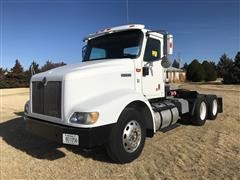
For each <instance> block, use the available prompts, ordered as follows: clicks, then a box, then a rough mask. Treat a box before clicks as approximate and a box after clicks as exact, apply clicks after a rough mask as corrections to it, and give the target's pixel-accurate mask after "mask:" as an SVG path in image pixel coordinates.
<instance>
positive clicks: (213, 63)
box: [209, 61, 217, 72]
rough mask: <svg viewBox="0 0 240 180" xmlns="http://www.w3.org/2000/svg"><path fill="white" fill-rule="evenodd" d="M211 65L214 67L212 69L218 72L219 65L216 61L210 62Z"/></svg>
mask: <svg viewBox="0 0 240 180" xmlns="http://www.w3.org/2000/svg"><path fill="white" fill-rule="evenodd" d="M209 63H210V64H211V65H212V67H213V68H214V69H215V71H216V72H217V65H216V63H215V62H214V61H209Z"/></svg>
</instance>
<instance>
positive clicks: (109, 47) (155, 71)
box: [24, 24, 222, 163]
mask: <svg viewBox="0 0 240 180" xmlns="http://www.w3.org/2000/svg"><path fill="white" fill-rule="evenodd" d="M84 42H86V46H84V48H83V60H82V62H81V63H77V64H72V65H66V66H63V67H59V68H55V69H52V70H49V71H47V72H43V73H39V74H36V75H34V76H32V78H31V82H30V100H29V101H28V102H27V103H26V104H25V113H24V114H25V115H24V119H25V122H26V129H27V130H28V131H29V132H31V133H33V134H36V135H39V136H42V137H45V138H48V139H51V140H55V141H57V142H59V143H62V144H68V145H76V146H79V147H80V148H84V149H88V148H93V147H95V146H102V145H103V146H105V147H106V150H107V152H108V154H109V156H110V158H111V159H113V160H114V161H116V162H120V163H127V162H131V161H133V160H134V159H136V158H137V157H138V156H139V155H140V154H141V152H142V149H143V146H144V142H145V138H146V137H152V136H153V135H154V133H156V132H157V131H158V130H161V129H165V128H169V127H172V126H173V125H174V124H176V123H177V121H178V120H180V119H182V118H183V117H184V118H185V117H187V118H188V120H189V122H191V123H192V124H194V125H197V126H202V125H204V124H205V122H206V119H215V118H216V117H217V115H218V113H220V112H222V98H221V97H217V96H216V95H213V94H211V95H210V94H199V93H198V92H196V91H188V90H183V89H175V90H174V91H172V90H169V88H167V86H166V85H165V68H166V66H167V64H168V63H167V56H168V54H171V53H172V48H173V36H172V35H170V34H168V32H166V31H163V30H158V31H152V30H149V29H146V28H145V26H144V25H140V24H132V25H124V26H118V27H113V28H108V29H105V30H102V31H99V32H96V33H94V34H90V35H89V36H88V37H86V38H85V39H84Z"/></svg>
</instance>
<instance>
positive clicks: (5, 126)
mask: <svg viewBox="0 0 240 180" xmlns="http://www.w3.org/2000/svg"><path fill="white" fill-rule="evenodd" d="M15 114H16V115H18V116H22V115H23V112H16V113H15ZM0 137H2V140H3V141H4V142H6V143H7V144H9V145H10V146H12V147H14V148H16V149H18V150H20V151H22V152H25V153H27V154H28V155H30V156H32V157H34V158H37V159H47V160H50V161H53V160H56V159H59V158H63V157H65V156H66V155H65V153H64V152H62V151H60V150H59V149H58V148H61V147H65V148H66V149H67V150H69V151H72V152H73V153H76V154H79V155H81V156H83V157H86V158H92V159H94V160H97V161H103V162H109V163H111V160H110V158H108V156H107V153H106V152H105V149H104V148H101V147H99V148H95V149H92V150H82V149H80V148H78V147H75V146H63V145H61V144H58V143H56V142H53V141H50V140H47V139H44V138H41V137H38V136H35V135H33V134H30V133H28V132H27V131H26V130H25V122H24V120H23V118H22V117H18V118H14V119H11V120H8V121H6V122H2V123H0Z"/></svg>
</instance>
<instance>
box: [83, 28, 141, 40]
mask: <svg viewBox="0 0 240 180" xmlns="http://www.w3.org/2000/svg"><path fill="white" fill-rule="evenodd" d="M144 28H145V26H144V25H142V24H129V25H123V26H116V27H111V28H106V29H103V30H100V31H97V32H95V33H93V34H90V35H89V36H87V37H85V38H84V39H83V41H88V40H91V39H94V38H96V37H99V36H103V35H105V34H110V33H114V32H119V31H126V30H131V29H144Z"/></svg>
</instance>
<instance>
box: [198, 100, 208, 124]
mask: <svg viewBox="0 0 240 180" xmlns="http://www.w3.org/2000/svg"><path fill="white" fill-rule="evenodd" d="M206 115H207V106H206V103H205V102H201V105H200V119H201V120H205V119H206Z"/></svg>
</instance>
